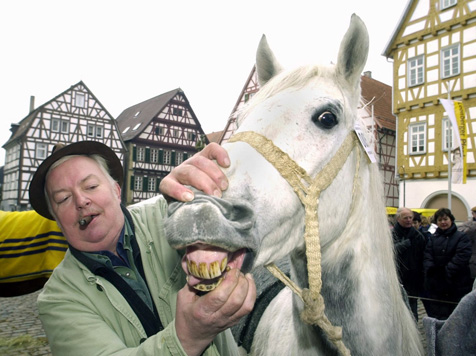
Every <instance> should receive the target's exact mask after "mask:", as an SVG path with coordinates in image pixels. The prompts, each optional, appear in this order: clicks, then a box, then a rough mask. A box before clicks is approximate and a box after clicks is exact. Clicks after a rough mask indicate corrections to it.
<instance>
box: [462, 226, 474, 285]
mask: <svg viewBox="0 0 476 356" xmlns="http://www.w3.org/2000/svg"><path fill="white" fill-rule="evenodd" d="M458 230H460V231H462V232H464V233H465V234H466V235H468V237H469V239H470V241H471V247H472V253H471V258H470V259H469V271H470V273H471V278H472V279H473V280H474V279H476V221H466V222H465V223H463V224H462V225H460V226H459V227H458Z"/></svg>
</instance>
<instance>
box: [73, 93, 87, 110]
mask: <svg viewBox="0 0 476 356" xmlns="http://www.w3.org/2000/svg"><path fill="white" fill-rule="evenodd" d="M85 102H86V100H85V95H84V93H78V92H77V93H76V96H75V98H74V106H76V107H78V108H84V106H85Z"/></svg>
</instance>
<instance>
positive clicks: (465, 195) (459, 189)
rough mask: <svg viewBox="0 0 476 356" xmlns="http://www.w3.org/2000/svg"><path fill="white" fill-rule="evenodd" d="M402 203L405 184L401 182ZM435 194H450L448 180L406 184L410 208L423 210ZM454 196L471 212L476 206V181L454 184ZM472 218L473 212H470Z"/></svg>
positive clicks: (406, 195)
mask: <svg viewBox="0 0 476 356" xmlns="http://www.w3.org/2000/svg"><path fill="white" fill-rule="evenodd" d="M399 191H400V201H399V205H400V206H402V205H403V182H402V181H400V182H399ZM435 192H446V194H447V193H448V180H447V179H438V180H436V179H428V180H426V179H422V180H418V181H406V182H405V205H406V206H407V207H409V208H422V207H423V206H422V205H423V203H424V201H425V200H426V199H427V198H428V197H430V196H431V195H433V194H434V193H435ZM451 192H452V194H453V193H455V194H456V195H458V197H459V198H460V199H461V200H462V201H463V203H464V204H465V205H466V206H467V207H468V210H470V209H471V208H472V207H473V206H476V194H475V192H476V179H474V178H473V179H468V180H467V182H466V184H452V185H451ZM469 216H471V212H469Z"/></svg>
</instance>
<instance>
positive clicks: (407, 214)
mask: <svg viewBox="0 0 476 356" xmlns="http://www.w3.org/2000/svg"><path fill="white" fill-rule="evenodd" d="M397 221H398V223H399V224H400V225H401V226H402V227H412V224H413V212H412V211H411V210H403V211H402V213H401V214H400V217H399V218H398V220H397Z"/></svg>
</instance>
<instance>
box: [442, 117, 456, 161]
mask: <svg viewBox="0 0 476 356" xmlns="http://www.w3.org/2000/svg"><path fill="white" fill-rule="evenodd" d="M441 123H442V133H443V134H442V135H441V136H442V139H443V142H442V147H443V151H445V152H448V148H450V149H453V125H451V121H450V120H449V119H448V118H447V117H446V118H443V121H442V122H441Z"/></svg>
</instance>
